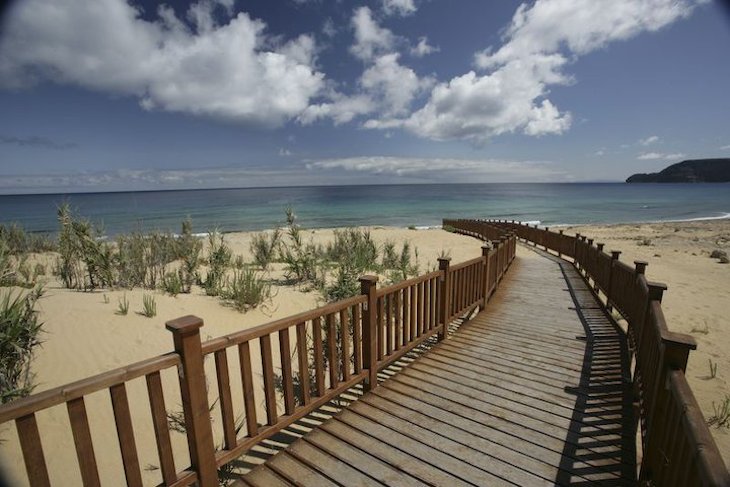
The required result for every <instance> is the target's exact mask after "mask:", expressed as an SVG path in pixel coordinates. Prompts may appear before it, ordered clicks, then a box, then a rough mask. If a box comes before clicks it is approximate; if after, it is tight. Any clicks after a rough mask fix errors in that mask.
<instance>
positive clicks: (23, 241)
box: [0, 223, 56, 255]
mask: <svg viewBox="0 0 730 487" xmlns="http://www.w3.org/2000/svg"><path fill="white" fill-rule="evenodd" d="M0 241H3V242H5V244H6V245H7V247H8V250H9V252H10V253H11V254H13V255H17V254H26V253H29V252H30V253H40V252H49V251H53V250H56V243H55V242H54V241H53V240H52V239H51V237H50V236H48V235H46V234H38V233H31V232H26V231H25V229H23V227H21V226H20V225H18V224H16V223H11V224H10V225H0Z"/></svg>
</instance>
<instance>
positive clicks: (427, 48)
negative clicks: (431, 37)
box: [411, 36, 441, 57]
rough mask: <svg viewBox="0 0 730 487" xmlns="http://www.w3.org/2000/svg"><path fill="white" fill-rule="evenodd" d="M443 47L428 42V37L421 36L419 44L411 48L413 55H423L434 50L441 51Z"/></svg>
mask: <svg viewBox="0 0 730 487" xmlns="http://www.w3.org/2000/svg"><path fill="white" fill-rule="evenodd" d="M440 50H441V49H440V48H439V47H438V46H432V45H430V44H429V43H428V38H427V37H425V36H424V37H419V38H418V44H416V45H415V47H412V48H411V56H415V57H423V56H427V55H429V54H432V53H434V52H439V51H440Z"/></svg>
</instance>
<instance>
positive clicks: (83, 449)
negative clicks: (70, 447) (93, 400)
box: [66, 397, 101, 487]
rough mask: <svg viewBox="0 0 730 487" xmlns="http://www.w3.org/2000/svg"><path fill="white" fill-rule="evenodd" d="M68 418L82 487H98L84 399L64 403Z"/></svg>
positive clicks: (97, 473) (97, 474)
mask: <svg viewBox="0 0 730 487" xmlns="http://www.w3.org/2000/svg"><path fill="white" fill-rule="evenodd" d="M66 407H67V409H68V417H69V420H70V422H71V432H72V433H73V438H74V445H75V446H76V457H77V458H78V460H79V468H80V470H81V480H82V482H83V483H84V487H88V486H99V485H101V482H100V481H99V471H98V469H97V467H96V457H95V456H94V445H93V443H92V442H91V431H90V430H89V418H88V417H87V416H86V406H85V405H84V398H83V397H79V398H78V399H73V400H71V401H69V402H67V403H66Z"/></svg>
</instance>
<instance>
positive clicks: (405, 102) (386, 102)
mask: <svg viewBox="0 0 730 487" xmlns="http://www.w3.org/2000/svg"><path fill="white" fill-rule="evenodd" d="M399 57H400V56H399V54H397V53H391V54H385V55H383V56H380V57H378V58H377V59H375V62H374V63H373V65H372V66H370V67H369V68H368V69H366V70H365V71H364V72H363V74H362V76H361V77H360V84H361V86H362V87H363V88H365V90H366V91H367V92H368V93H371V94H373V95H374V96H376V97H378V98H379V99H380V100H381V102H382V104H381V106H382V112H381V113H384V114H385V115H386V116H397V115H402V114H405V113H408V111H409V110H408V109H409V107H410V104H411V102H412V101H413V99H414V97H415V96H416V95H417V94H418V93H419V92H420V91H422V90H424V89H426V88H428V87H429V86H430V85H431V84H432V81H431V80H430V79H429V78H424V79H420V78H419V77H418V75H416V73H415V72H414V71H413V70H412V69H411V68H408V67H406V66H402V65H401V64H399V62H398V58H399Z"/></svg>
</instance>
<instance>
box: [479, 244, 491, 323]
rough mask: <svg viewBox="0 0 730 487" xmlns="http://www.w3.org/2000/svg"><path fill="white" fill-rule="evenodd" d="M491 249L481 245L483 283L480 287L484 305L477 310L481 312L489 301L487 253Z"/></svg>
mask: <svg viewBox="0 0 730 487" xmlns="http://www.w3.org/2000/svg"><path fill="white" fill-rule="evenodd" d="M490 250H491V247H489V245H482V259H484V282H483V283H482V287H483V288H484V304H483V305H482V306H481V308H479V311H482V310H483V309H484V308H486V307H487V300H489V251H490Z"/></svg>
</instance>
